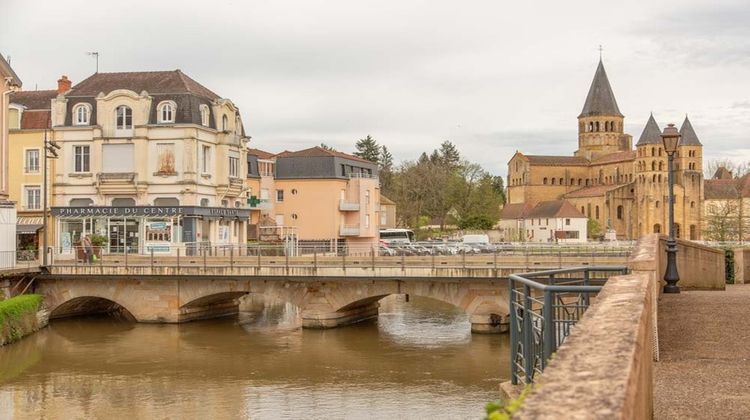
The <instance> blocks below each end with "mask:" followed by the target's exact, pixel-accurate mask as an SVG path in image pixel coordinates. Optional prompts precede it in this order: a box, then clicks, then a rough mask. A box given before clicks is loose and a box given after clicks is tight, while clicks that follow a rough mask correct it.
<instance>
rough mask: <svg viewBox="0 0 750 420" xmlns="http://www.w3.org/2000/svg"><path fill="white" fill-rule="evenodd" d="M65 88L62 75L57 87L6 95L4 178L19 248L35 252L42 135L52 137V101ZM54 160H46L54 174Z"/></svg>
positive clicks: (40, 198) (38, 242)
mask: <svg viewBox="0 0 750 420" xmlns="http://www.w3.org/2000/svg"><path fill="white" fill-rule="evenodd" d="M68 89H70V84H69V83H68V82H67V78H65V77H64V76H63V78H62V79H60V80H59V81H58V90H36V91H20V92H15V93H13V94H12V95H11V96H10V105H9V109H8V111H9V113H8V115H9V121H8V122H9V127H10V133H9V139H10V156H11V159H10V164H9V170H10V173H9V176H8V180H9V184H10V189H9V193H10V199H11V201H13V202H15V203H16V210H17V214H18V217H17V227H16V228H17V236H18V242H17V247H18V249H19V251H29V252H31V253H36V251H37V250H38V249H39V247H40V245H41V244H42V239H41V235H42V226H43V224H44V220H43V217H44V213H43V211H42V206H43V203H44V197H43V195H42V194H43V184H44V140H45V134H46V135H47V136H49V138H51V136H52V132H51V131H50V128H51V124H50V109H51V103H52V100H53V99H54V98H55V97H56V96H57V95H58V94H60V93H64V92H66V91H67V90H68ZM54 163H55V160H54V159H50V160H49V163H48V165H49V167H50V171H49V173H54ZM49 190H51V188H50V189H49ZM49 190H48V192H47V198H48V199H49V198H50V191H49ZM26 257H28V255H27V256H26Z"/></svg>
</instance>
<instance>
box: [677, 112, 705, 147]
mask: <svg viewBox="0 0 750 420" xmlns="http://www.w3.org/2000/svg"><path fill="white" fill-rule="evenodd" d="M680 135H681V136H682V140H680V146H703V145H702V144H701V141H700V140H698V135H697V134H695V130H694V129H693V125H692V124H690V120H689V119H688V117H687V115H685V121H683V122H682V127H680Z"/></svg>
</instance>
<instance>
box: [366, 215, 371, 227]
mask: <svg viewBox="0 0 750 420" xmlns="http://www.w3.org/2000/svg"><path fill="white" fill-rule="evenodd" d="M369 227H370V215H369V214H366V215H365V228H369Z"/></svg>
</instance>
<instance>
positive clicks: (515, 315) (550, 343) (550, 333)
mask: <svg viewBox="0 0 750 420" xmlns="http://www.w3.org/2000/svg"><path fill="white" fill-rule="evenodd" d="M626 273H627V267H625V266H590V267H575V268H565V269H557V270H546V271H536V272H531V273H523V274H511V275H510V276H509V282H508V283H509V288H510V341H511V364H510V366H511V381H512V383H513V384H514V385H517V384H530V383H533V382H534V378H535V376H536V375H538V374H541V373H542V371H544V368H545V366H546V365H547V362H548V361H549V359H550V357H551V356H552V354H553V353H554V352H555V351H556V350H557V348H558V347H559V346H560V345H561V344H562V343H563V342H564V341H565V338H566V337H567V336H568V335H570V332H571V329H572V328H573V326H574V325H575V324H576V323H577V322H578V320H580V318H581V316H582V315H583V313H584V312H585V311H586V309H587V308H588V307H589V304H590V303H591V300H592V299H594V298H595V295H596V293H598V292H599V291H600V290H601V288H602V286H603V285H604V283H605V282H606V281H607V278H609V276H611V275H613V274H626Z"/></svg>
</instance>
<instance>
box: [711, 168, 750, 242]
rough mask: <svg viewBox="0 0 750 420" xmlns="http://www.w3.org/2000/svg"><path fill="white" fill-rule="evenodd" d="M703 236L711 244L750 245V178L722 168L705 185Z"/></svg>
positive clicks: (748, 175) (749, 175)
mask: <svg viewBox="0 0 750 420" xmlns="http://www.w3.org/2000/svg"><path fill="white" fill-rule="evenodd" d="M704 206H705V208H704V214H705V217H704V220H703V221H704V223H703V236H704V239H706V240H709V241H721V242H725V241H750V174H747V175H744V176H742V177H739V178H737V177H734V176H733V175H732V173H731V172H730V171H729V170H727V169H726V168H724V167H720V168H719V169H718V170H717V171H716V173H715V174H714V176H713V177H712V178H711V179H707V180H706V181H705V202H704Z"/></svg>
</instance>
